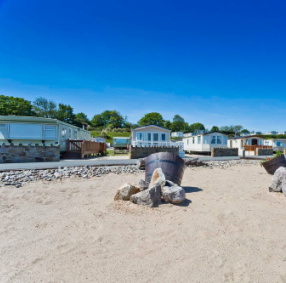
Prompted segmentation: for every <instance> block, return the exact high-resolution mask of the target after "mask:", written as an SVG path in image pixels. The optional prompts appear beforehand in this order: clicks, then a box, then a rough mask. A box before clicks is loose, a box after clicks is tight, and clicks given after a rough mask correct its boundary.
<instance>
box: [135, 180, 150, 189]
mask: <svg viewBox="0 0 286 283" xmlns="http://www.w3.org/2000/svg"><path fill="white" fill-rule="evenodd" d="M138 188H139V189H140V191H145V190H147V189H148V188H149V183H148V182H146V181H144V180H143V179H140V180H139V182H138Z"/></svg>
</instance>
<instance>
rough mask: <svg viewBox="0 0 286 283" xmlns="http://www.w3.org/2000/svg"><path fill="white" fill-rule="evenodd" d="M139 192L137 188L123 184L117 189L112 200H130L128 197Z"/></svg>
mask: <svg viewBox="0 0 286 283" xmlns="http://www.w3.org/2000/svg"><path fill="white" fill-rule="evenodd" d="M139 192H140V189H139V188H136V187H134V186H132V185H130V184H124V185H122V186H121V187H119V188H118V189H117V192H116V195H115V197H114V200H120V199H122V200H130V197H131V196H132V195H134V194H137V193H139Z"/></svg>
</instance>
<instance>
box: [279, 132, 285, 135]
mask: <svg viewBox="0 0 286 283" xmlns="http://www.w3.org/2000/svg"><path fill="white" fill-rule="evenodd" d="M278 135H286V131H283V132H279V133H278Z"/></svg>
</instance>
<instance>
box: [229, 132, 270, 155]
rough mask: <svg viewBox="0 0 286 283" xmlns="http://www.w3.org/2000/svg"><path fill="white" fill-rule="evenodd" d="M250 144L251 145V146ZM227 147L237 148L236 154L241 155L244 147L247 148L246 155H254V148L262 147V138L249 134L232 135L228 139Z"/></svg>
mask: <svg viewBox="0 0 286 283" xmlns="http://www.w3.org/2000/svg"><path fill="white" fill-rule="evenodd" d="M251 146H252V147H251ZM228 147H229V148H238V154H239V155H243V153H244V151H245V149H247V153H248V155H255V154H256V148H264V147H266V146H264V138H262V137H260V136H257V135H251V136H246V137H239V136H238V137H233V138H229V140H228Z"/></svg>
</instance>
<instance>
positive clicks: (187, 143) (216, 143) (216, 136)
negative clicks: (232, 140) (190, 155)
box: [183, 132, 228, 152]
mask: <svg viewBox="0 0 286 283" xmlns="http://www.w3.org/2000/svg"><path fill="white" fill-rule="evenodd" d="M227 140H228V136H227V135H226V134H223V133H220V132H210V133H204V134H195V135H190V136H187V137H184V138H183V142H184V150H185V151H188V152H191V151H193V152H211V149H212V148H213V147H227Z"/></svg>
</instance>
